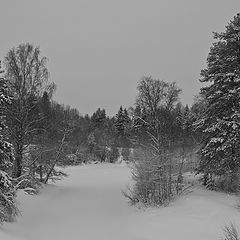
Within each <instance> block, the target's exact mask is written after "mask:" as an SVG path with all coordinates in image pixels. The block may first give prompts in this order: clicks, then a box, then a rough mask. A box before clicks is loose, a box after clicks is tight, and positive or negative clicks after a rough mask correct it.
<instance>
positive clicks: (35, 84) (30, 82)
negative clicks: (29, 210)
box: [4, 43, 55, 177]
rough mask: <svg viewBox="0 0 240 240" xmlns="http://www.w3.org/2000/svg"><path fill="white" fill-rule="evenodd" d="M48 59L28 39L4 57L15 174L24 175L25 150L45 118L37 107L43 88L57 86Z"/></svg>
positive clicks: (52, 88) (49, 88)
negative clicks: (9, 98)
mask: <svg viewBox="0 0 240 240" xmlns="http://www.w3.org/2000/svg"><path fill="white" fill-rule="evenodd" d="M46 61H47V59H46V57H41V55H40V49H39V47H34V46H33V45H32V44H29V43H25V44H20V45H19V46H18V47H17V48H12V49H11V50H10V51H9V52H8V53H7V55H6V57H5V59H4V64H5V69H6V75H5V76H6V79H7V80H8V82H9V87H10V93H11V95H12V104H11V105H10V107H7V108H6V109H5V110H6V115H7V120H8V125H9V132H10V137H11V139H12V142H13V145H14V150H15V156H16V157H15V161H14V171H13V175H14V176H15V177H19V176H21V174H22V161H23V154H24V151H25V150H26V149H27V147H28V145H29V144H30V143H31V140H32V138H33V136H34V134H36V132H37V131H39V129H38V128H39V122H40V121H41V120H42V116H41V114H39V110H38V102H39V99H41V97H42V95H43V93H44V92H47V93H48V94H49V95H51V93H52V91H53V90H54V87H55V85H54V84H53V83H49V72H48V69H47V67H46Z"/></svg>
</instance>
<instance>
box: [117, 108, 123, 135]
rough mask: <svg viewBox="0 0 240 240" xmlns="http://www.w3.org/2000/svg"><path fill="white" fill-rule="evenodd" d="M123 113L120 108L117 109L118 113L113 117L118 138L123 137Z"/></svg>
mask: <svg viewBox="0 0 240 240" xmlns="http://www.w3.org/2000/svg"><path fill="white" fill-rule="evenodd" d="M124 122H125V118H124V111H123V108H122V106H121V107H120V108H119V110H118V113H117V114H116V117H115V128H116V133H117V135H118V136H123V135H124V129H125V127H124Z"/></svg>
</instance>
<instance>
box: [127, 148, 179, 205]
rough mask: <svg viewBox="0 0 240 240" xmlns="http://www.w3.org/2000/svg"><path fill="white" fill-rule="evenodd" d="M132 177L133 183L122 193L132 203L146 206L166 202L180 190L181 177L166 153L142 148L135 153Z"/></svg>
mask: <svg viewBox="0 0 240 240" xmlns="http://www.w3.org/2000/svg"><path fill="white" fill-rule="evenodd" d="M174 173H175V174H174ZM180 174H181V173H180ZM132 177H133V181H134V184H133V186H132V188H129V189H128V192H125V193H124V195H125V196H126V197H127V198H128V199H129V200H130V202H131V203H132V204H136V203H139V204H143V205H144V206H146V207H147V206H160V205H165V204H167V203H168V202H169V201H170V200H171V199H172V197H173V196H174V195H175V194H177V193H178V192H180V191H179V186H180V185H181V183H182V177H181V176H180V175H179V172H178V171H176V169H174V168H173V165H172V163H171V159H170V156H169V155H168V154H165V153H164V154H161V155H155V154H154V153H152V152H150V151H143V150H142V151H138V153H135V157H134V162H133V164H132ZM178 181H181V182H178Z"/></svg>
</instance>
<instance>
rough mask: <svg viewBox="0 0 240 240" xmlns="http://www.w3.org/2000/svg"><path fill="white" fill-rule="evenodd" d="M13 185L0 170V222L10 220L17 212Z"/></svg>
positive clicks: (7, 176)
mask: <svg viewBox="0 0 240 240" xmlns="http://www.w3.org/2000/svg"><path fill="white" fill-rule="evenodd" d="M15 194H16V191H15V187H14V186H13V184H12V179H11V178H10V177H9V175H8V174H7V173H6V172H4V171H1V170H0V222H3V221H12V220H13V219H14V217H15V216H16V215H17V214H18V209H17V206H16V202H15Z"/></svg>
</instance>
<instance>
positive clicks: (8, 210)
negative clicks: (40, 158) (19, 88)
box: [0, 62, 18, 222]
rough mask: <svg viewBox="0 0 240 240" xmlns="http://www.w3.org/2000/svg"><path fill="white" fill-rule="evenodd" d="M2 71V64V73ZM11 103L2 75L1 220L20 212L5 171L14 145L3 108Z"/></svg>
mask: <svg viewBox="0 0 240 240" xmlns="http://www.w3.org/2000/svg"><path fill="white" fill-rule="evenodd" d="M0 64H1V62H0ZM2 73H3V71H1V65H0V74H2ZM10 103H11V98H10V97H9V96H8V87H7V82H6V80H5V79H4V78H3V77H0V109H1V111H0V222H2V221H10V220H12V218H13V217H14V216H15V215H17V213H18V210H17V207H16V203H15V190H14V187H13V184H12V179H11V178H10V177H9V175H8V174H7V173H6V172H5V170H6V169H7V166H8V163H9V162H10V161H11V160H12V159H13V151H12V145H11V144H10V143H9V142H8V141H7V140H6V135H5V134H6V132H5V129H6V125H5V119H4V118H5V116H4V115H3V112H2V109H3V108H4V107H5V105H6V104H10Z"/></svg>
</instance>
